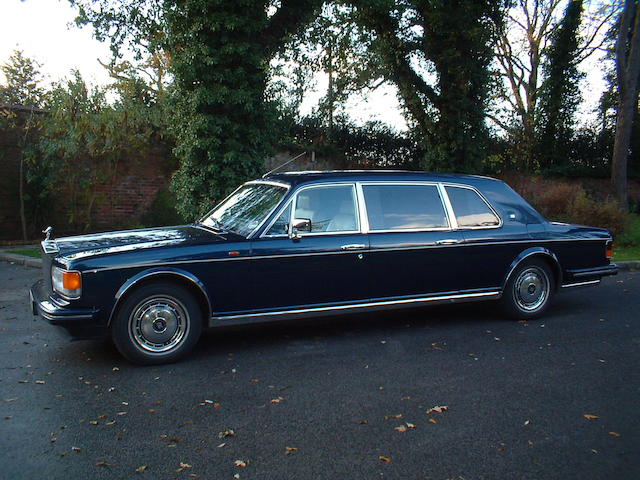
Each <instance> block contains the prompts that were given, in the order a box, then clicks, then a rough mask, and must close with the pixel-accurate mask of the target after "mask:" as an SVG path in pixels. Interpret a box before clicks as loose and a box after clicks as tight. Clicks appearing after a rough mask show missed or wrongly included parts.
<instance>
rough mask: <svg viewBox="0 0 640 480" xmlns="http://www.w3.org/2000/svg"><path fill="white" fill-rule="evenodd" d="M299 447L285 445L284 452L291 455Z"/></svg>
mask: <svg viewBox="0 0 640 480" xmlns="http://www.w3.org/2000/svg"><path fill="white" fill-rule="evenodd" d="M297 451H298V449H297V448H296V447H284V454H285V455H291V454H292V453H293V452H297Z"/></svg>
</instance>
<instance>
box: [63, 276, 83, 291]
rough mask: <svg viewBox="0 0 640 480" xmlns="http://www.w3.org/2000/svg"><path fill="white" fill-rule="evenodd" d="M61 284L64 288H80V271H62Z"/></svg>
mask: <svg viewBox="0 0 640 480" xmlns="http://www.w3.org/2000/svg"><path fill="white" fill-rule="evenodd" d="M62 286H63V287H64V288H65V289H66V290H79V289H80V288H82V277H81V276H80V272H63V273H62Z"/></svg>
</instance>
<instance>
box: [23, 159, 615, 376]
mask: <svg viewBox="0 0 640 480" xmlns="http://www.w3.org/2000/svg"><path fill="white" fill-rule="evenodd" d="M50 233H51V230H50V229H48V231H47V239H46V240H45V241H43V242H42V250H43V279H42V280H40V281H39V282H38V283H36V284H35V285H34V286H33V287H32V289H31V297H32V305H33V311H34V314H36V315H40V316H41V317H42V318H44V319H46V320H47V321H49V322H50V323H51V324H54V325H60V326H62V327H64V328H65V329H66V330H67V331H68V332H69V333H70V334H71V336H72V337H75V338H87V337H96V336H110V337H111V338H112V339H113V341H114V343H115V345H116V347H117V348H118V350H119V351H120V352H121V353H122V354H123V355H124V356H125V357H126V358H127V359H129V360H131V361H133V362H137V363H143V364H154V363H165V362H170V361H174V360H177V359H178V358H180V357H182V356H184V355H185V354H186V353H187V352H189V351H190V350H191V349H192V348H193V346H194V345H195V344H196V342H197V341H198V338H199V336H200V333H201V331H202V329H203V328H206V327H216V326H223V325H237V324H242V323H252V322H258V321H260V322H263V321H268V320H275V319H289V318H294V317H298V318H299V317H308V316H317V315H327V314H329V315H335V314H339V313H346V312H362V311H365V310H374V309H384V308H399V307H409V306H411V307H415V306H421V305H430V304H437V303H451V302H463V301H472V300H494V301H496V305H497V306H499V307H500V308H501V309H502V311H503V312H505V313H506V314H507V315H509V316H511V317H515V318H519V319H531V318H534V317H537V316H539V315H541V314H542V313H543V312H545V311H546V310H547V308H548V307H549V305H550V304H551V301H552V300H553V297H554V295H555V294H556V293H557V292H559V291H560V290H563V289H566V288H569V287H577V286H586V285H595V284H597V283H599V282H600V279H601V278H602V277H604V276H607V275H614V274H616V273H617V267H616V265H615V264H611V262H610V259H611V256H612V251H613V239H612V235H611V233H610V232H608V231H607V230H604V229H601V228H595V227H586V226H579V225H569V224H563V223H553V222H549V221H547V220H546V219H545V218H543V217H542V216H541V215H540V214H539V213H538V212H537V211H536V210H535V209H534V208H532V207H531V206H530V205H529V204H528V203H527V202H526V201H524V200H523V199H522V198H521V197H520V196H519V195H518V194H517V193H515V192H514V191H513V190H512V189H511V188H510V187H509V186H507V185H506V184H505V183H504V182H502V181H499V180H496V179H492V178H486V177H478V176H470V175H447V174H430V173H425V172H397V171H332V172H291V173H278V174H272V175H268V176H266V177H264V178H261V179H259V180H255V181H251V182H247V183H245V184H244V185H241V186H240V187H239V188H238V189H237V190H235V191H234V192H233V193H232V194H231V195H229V197H227V198H226V199H225V200H224V201H222V202H221V203H220V204H219V205H218V206H216V207H215V208H214V209H213V210H212V211H211V212H209V213H208V214H207V215H205V216H204V217H203V218H202V219H200V220H199V221H197V222H195V223H193V224H191V225H181V226H171V227H163V228H147V229H141V230H131V231H119V232H109V233H102V234H92V235H80V236H73V237H63V238H57V239H52V238H49V236H50Z"/></svg>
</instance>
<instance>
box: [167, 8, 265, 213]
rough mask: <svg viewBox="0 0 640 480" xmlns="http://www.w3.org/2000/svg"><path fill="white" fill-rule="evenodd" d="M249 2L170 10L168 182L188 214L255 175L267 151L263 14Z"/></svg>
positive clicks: (200, 210) (202, 210)
mask: <svg viewBox="0 0 640 480" xmlns="http://www.w3.org/2000/svg"><path fill="white" fill-rule="evenodd" d="M252 3H253V2H249V1H241V2H227V1H225V0H220V1H208V2H202V1H198V0H192V1H184V2H180V4H179V5H177V6H176V8H175V9H174V10H173V11H171V12H170V13H169V15H168V17H167V20H168V28H169V34H170V38H171V42H172V50H173V51H174V54H173V73H174V75H175V81H176V96H175V98H174V100H175V103H174V109H175V110H174V118H173V131H174V135H175V138H176V143H177V147H176V156H177V157H178V158H180V159H181V164H180V168H179V170H178V171H177V172H176V173H175V175H174V177H173V190H174V192H175V193H176V196H177V199H178V210H179V211H180V213H181V214H182V215H183V216H184V217H185V218H190V219H195V218H196V217H197V216H199V215H201V214H203V213H205V212H206V211H207V210H209V209H210V208H211V207H212V204H213V203H214V202H215V201H216V200H219V199H221V198H223V197H224V196H225V195H226V194H227V193H228V192H229V190H230V189H232V188H234V186H237V185H238V184H239V183H241V182H243V181H246V180H248V179H250V178H252V177H255V176H257V175H258V173H259V172H260V171H261V168H262V162H263V159H264V158H265V156H266V155H267V154H268V152H269V151H270V150H269V145H270V144H271V142H272V140H273V139H272V138H270V135H269V129H268V123H269V122H268V117H269V115H270V112H269V111H268V108H267V105H266V104H265V102H264V98H263V95H264V91H265V87H266V79H267V76H266V69H265V60H266V58H265V53H264V50H263V47H262V45H261V44H260V43H259V41H258V39H259V38H260V33H261V31H262V30H263V29H264V27H265V24H266V20H267V19H266V15H265V12H264V11H262V10H261V9H256V8H252Z"/></svg>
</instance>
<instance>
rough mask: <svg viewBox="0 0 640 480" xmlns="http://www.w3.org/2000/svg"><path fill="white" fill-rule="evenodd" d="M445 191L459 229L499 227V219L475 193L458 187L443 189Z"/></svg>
mask: <svg viewBox="0 0 640 480" xmlns="http://www.w3.org/2000/svg"><path fill="white" fill-rule="evenodd" d="M445 189H446V190H447V195H448V196H449V201H450V202H451V206H452V207H453V212H454V213H455V215H456V219H457V220H458V226H459V227H461V228H465V227H494V226H498V225H500V219H499V218H498V217H497V216H496V214H495V213H493V211H492V210H491V208H489V205H487V202H485V201H484V200H483V199H482V197H480V195H478V193H477V192H476V191H474V190H471V189H469V188H460V187H445Z"/></svg>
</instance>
